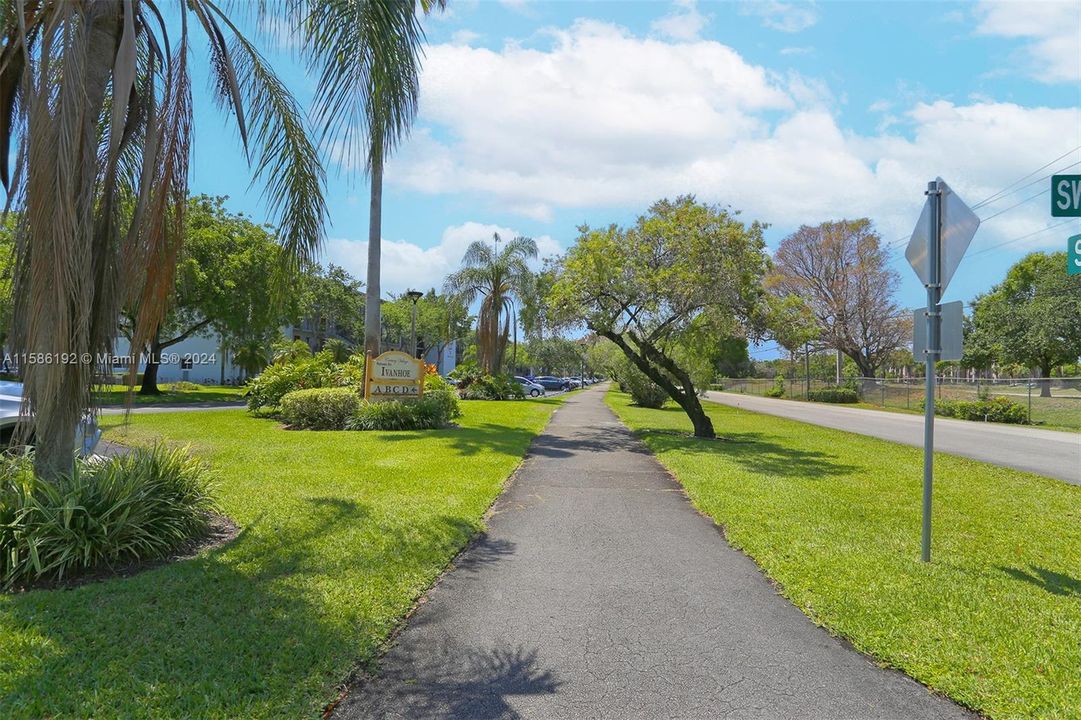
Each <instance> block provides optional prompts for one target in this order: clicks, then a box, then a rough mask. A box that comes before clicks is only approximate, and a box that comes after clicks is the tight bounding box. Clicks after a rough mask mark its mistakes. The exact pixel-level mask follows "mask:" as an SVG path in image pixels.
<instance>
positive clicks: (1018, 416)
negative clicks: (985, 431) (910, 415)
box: [920, 397, 1028, 425]
mask: <svg viewBox="0 0 1081 720" xmlns="http://www.w3.org/2000/svg"><path fill="white" fill-rule="evenodd" d="M920 406H921V407H922V406H923V404H922V402H921V404H920ZM935 415H941V416H943V417H951V418H957V419H958V420H983V421H987V422H997V423H1012V424H1017V425H1023V424H1025V423H1027V422H1028V410H1027V409H1026V408H1025V406H1024V405H1022V404H1021V403H1017V402H1014V401H1013V400H1010V399H1009V398H1004V397H991V398H985V399H983V400H936V401H935Z"/></svg>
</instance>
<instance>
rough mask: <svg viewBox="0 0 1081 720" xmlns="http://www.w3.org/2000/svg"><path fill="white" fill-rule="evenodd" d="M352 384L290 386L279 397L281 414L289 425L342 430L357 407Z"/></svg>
mask: <svg viewBox="0 0 1081 720" xmlns="http://www.w3.org/2000/svg"><path fill="white" fill-rule="evenodd" d="M360 404H361V397H360V393H359V392H357V389H356V388H351V387H329V388H310V389H308V390H294V391H293V392H291V393H286V394H285V395H283V396H282V399H281V415H282V419H283V420H285V422H287V423H288V424H289V425H290V426H291V427H295V428H304V429H307V430H342V429H344V428H345V426H346V423H347V422H348V421H349V418H351V417H352V416H353V415H355V414H356V412H357V410H358V409H359V408H360Z"/></svg>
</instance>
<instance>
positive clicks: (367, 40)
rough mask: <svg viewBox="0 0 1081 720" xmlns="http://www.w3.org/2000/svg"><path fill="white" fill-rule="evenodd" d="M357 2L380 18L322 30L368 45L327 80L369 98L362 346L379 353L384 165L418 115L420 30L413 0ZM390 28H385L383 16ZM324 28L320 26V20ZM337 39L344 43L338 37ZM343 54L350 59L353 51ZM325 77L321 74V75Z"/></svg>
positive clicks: (349, 43) (331, 39) (334, 42)
mask: <svg viewBox="0 0 1081 720" xmlns="http://www.w3.org/2000/svg"><path fill="white" fill-rule="evenodd" d="M356 5H358V6H364V5H374V6H383V7H382V13H381V15H383V17H380V18H379V19H380V21H381V22H378V23H375V22H372V19H371V18H368V17H367V16H368V15H371V14H373V13H371V12H370V10H365V11H363V12H358V16H357V17H356V22H357V23H358V24H359V25H360V28H361V31H360V32H355V31H354V30H353V28H350V27H342V28H333V29H330V30H329V32H327V31H326V30H325V29H324V31H323V32H327V40H326V44H327V46H328V47H338V46H339V45H343V46H344V47H345V48H347V50H350V51H352V50H354V49H364V48H366V49H368V52H366V53H364V57H365V58H366V59H367V60H368V61H369V65H368V66H367V67H363V68H355V67H352V66H348V67H347V66H346V64H343V65H342V66H341V67H340V70H341V71H344V74H345V78H346V79H347V82H346V83H342V79H343V78H342V77H341V75H342V72H339V73H337V74H336V75H335V76H334V77H333V78H332V82H333V83H335V84H336V85H337V93H338V94H339V96H340V98H341V101H342V102H344V101H346V98H347V97H348V93H351V92H360V93H364V94H365V95H366V96H367V97H370V98H371V99H372V101H371V102H370V103H368V104H367V105H366V106H365V110H366V114H365V115H364V117H363V118H361V117H358V118H357V120H358V121H359V122H358V123H357V124H360V125H362V126H363V127H364V128H366V130H367V133H368V135H367V143H366V145H364V147H365V148H366V156H365V169H366V170H367V172H368V175H369V177H370V178H371V198H370V203H369V214H368V276H367V291H366V293H365V303H364V350H365V352H369V353H371V354H372V355H373V356H375V355H378V354H379V339H380V337H381V335H382V331H381V329H380V291H381V287H380V254H381V252H382V244H383V164H384V162H385V161H386V159H387V158H388V157H389V156H390V153H391V152H392V151H393V150H394V148H395V146H396V145H397V144H398V143H399V142H400V141H401V140H402V139H403V138H404V137H405V136H406V135H407V134H408V133H409V128H410V126H411V125H412V124H413V119H414V118H415V117H416V114H417V96H418V94H419V92H420V60H421V55H422V46H423V42H424V31H423V29H422V28H421V26H420V23H419V21H418V20H417V17H418V16H417V12H416V9H417V6H418V5H417V3H415V2H414V1H413V0H392V1H390V2H388V1H387V0H374V1H372V2H368V3H363V2H361V3H356ZM419 7H420V9H421V10H422V11H423V12H424V13H425V14H427V13H429V12H431V10H432V9H433V8H434V7H439V8H441V9H442V8H444V7H446V0H419ZM388 20H389V24H391V25H392V26H393V27H394V29H395V32H393V33H389V34H388V33H386V32H385V26H386V24H388V23H387V21H388ZM324 28H325V25H324ZM342 38H344V39H345V42H342V40H341V39H342ZM344 57H345V58H346V59H347V60H348V61H349V62H350V63H351V62H352V58H353V57H355V55H354V53H353V52H346V53H345V54H344ZM324 79H325V78H324ZM352 140H354V141H353V142H348V141H347V142H346V145H347V146H349V147H353V148H356V147H361V146H362V145H361V143H359V142H357V138H352Z"/></svg>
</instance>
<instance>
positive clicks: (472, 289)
mask: <svg viewBox="0 0 1081 720" xmlns="http://www.w3.org/2000/svg"><path fill="white" fill-rule="evenodd" d="M492 239H493V241H494V242H493V243H492V245H491V246H489V245H488V244H487V243H484V242H481V241H480V240H477V241H475V242H473V243H472V244H471V245H470V246H469V248H468V249H467V250H466V251H465V256H464V257H463V258H462V266H463V267H462V268H461V269H460V270H457V271H455V272H453V273H451V274H450V276H449V277H447V280H446V283H445V284H444V290H445V291H446V292H448V293H453V294H457V295H460V296H461V297H462V299H463V300H464V301H465V302H466V303H467V304H471V303H473V301H475V300H476V299H477V298H478V297H480V298H481V302H480V312H479V313H478V314H477V363H478V364H479V365H480V366H481V369H483V370H485V371H486V372H488V373H491V374H496V373H498V372H500V370H501V369H502V367H503V356H504V354H505V353H506V350H507V337H508V335H509V334H510V327H511V322H512V320H514V317H513V316H514V299H515V298H521V296H522V293H523V292H525V290H526V288H527V287H529V282H530V279H531V276H532V272H531V271H530V269H529V265H528V264H527V261H528V260H530V259H532V258H535V257H537V243H535V242H533V239H532V238H527V237H516V238H514V239H513V240H511V241H510V242H508V243H507V244H506V245H505V246H504V247H503V249H502V250H500V249H499V243H500V242H501V241H502V238H500V237H499V233H493V234H492Z"/></svg>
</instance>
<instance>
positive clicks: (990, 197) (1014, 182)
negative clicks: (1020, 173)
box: [973, 145, 1081, 209]
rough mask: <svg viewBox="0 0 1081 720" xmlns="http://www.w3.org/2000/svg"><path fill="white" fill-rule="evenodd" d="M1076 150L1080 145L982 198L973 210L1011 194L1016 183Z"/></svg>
mask: <svg viewBox="0 0 1081 720" xmlns="http://www.w3.org/2000/svg"><path fill="white" fill-rule="evenodd" d="M1078 150H1081V145H1078V146H1077V147H1075V148H1073V149H1071V150H1067V151H1066V152H1064V153H1062V154H1061V155H1059V156H1058V157H1057V158H1055V159H1054V160H1052V161H1051V162H1049V163H1047V164H1046V165H1041V166H1040V167H1038V168H1036V169H1035V170H1033V171H1032V172H1030V173H1029V174H1028V175H1025V176H1024V177H1021V178H1018V179H1017V180H1014V181H1013V182H1012V183H1010V184H1009V185H1007V186H1006V187H1004V188H1002V189H1001V190H999V191H998V192H997V193H995V194H994V195H990V196H988V197H986V198H984V199H983V200H980V201H979V202H978V203H976V204H975V205H973V209H975V208H978V207H980V206H982V205H986V204H987V203H989V202H992V201H994V200H996V199H997V198H998V197H999V196H1000V195H1004V194H1008V193H1007V191H1010V192H1013V191H1012V190H1010V188H1012V187H1014V186H1015V185H1017V184H1018V183H1022V182H1024V181H1025V180H1028V179H1029V178H1030V177H1032V176H1033V175H1035V174H1036V173H1038V172H1040V171H1041V170H1044V169H1046V168H1049V167H1051V166H1052V165H1054V164H1055V163H1057V162H1058V161H1059V160H1061V159H1062V158H1064V157H1066V156H1067V155H1069V154H1070V153H1075V152H1077V151H1078ZM1074 164H1076V163H1074ZM1070 167H1072V166H1070ZM1063 169H1065V168H1063ZM1018 189H1020V188H1018Z"/></svg>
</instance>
